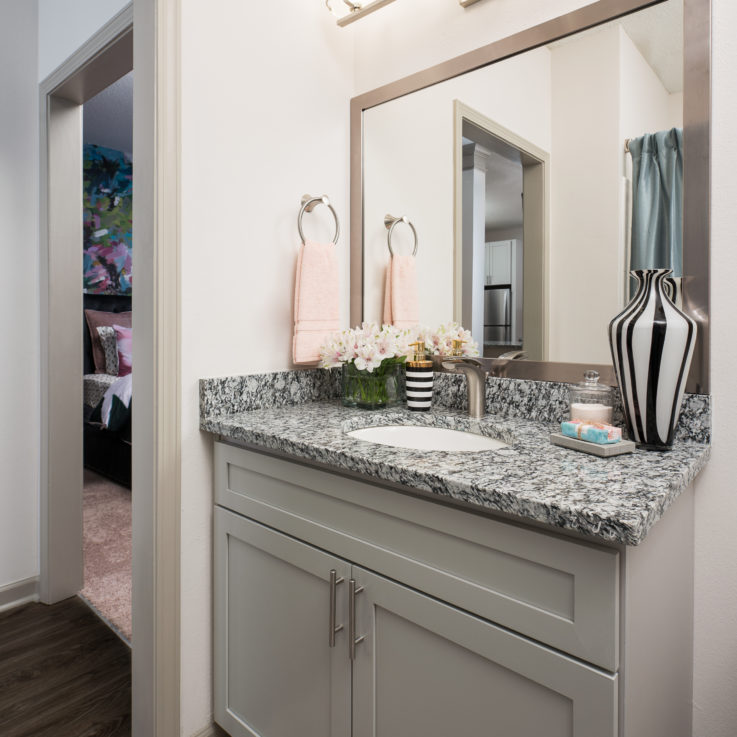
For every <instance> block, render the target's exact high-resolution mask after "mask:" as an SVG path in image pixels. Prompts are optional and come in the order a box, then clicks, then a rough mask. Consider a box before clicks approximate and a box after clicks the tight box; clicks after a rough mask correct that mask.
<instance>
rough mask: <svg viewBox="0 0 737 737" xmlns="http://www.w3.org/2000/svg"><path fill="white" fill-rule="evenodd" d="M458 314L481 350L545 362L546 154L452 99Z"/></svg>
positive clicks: (456, 303) (456, 310) (546, 280)
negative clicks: (453, 102) (453, 115)
mask: <svg viewBox="0 0 737 737" xmlns="http://www.w3.org/2000/svg"><path fill="white" fill-rule="evenodd" d="M454 114H455V128H454V130H455V142H454V144H455V145H454V151H455V162H456V163H455V173H456V176H455V190H456V191H455V203H456V205H455V249H454V250H455V297H454V303H455V319H456V321H457V322H459V323H461V324H462V325H464V326H466V327H467V328H468V329H470V330H471V333H472V335H473V338H474V340H475V341H476V342H477V343H478V345H479V351H480V353H481V355H483V356H486V357H489V358H494V357H498V356H500V355H506V356H514V355H517V356H520V354H521V357H524V358H526V359H529V360H533V361H545V360H547V351H548V348H547V340H546V336H547V334H548V331H547V320H548V310H547V309H546V304H547V293H548V278H547V273H548V270H547V258H548V246H547V244H548V217H547V213H548V191H549V186H548V178H549V170H550V167H549V155H548V154H547V152H545V151H543V150H542V149H540V148H538V147H537V146H535V145H534V144H532V143H530V142H529V141H526V140H524V139H522V138H521V137H520V136H518V135H517V134H515V133H513V132H512V131H510V130H507V129H506V128H504V127H503V126H501V125H499V124H498V123H496V122H495V121H493V120H490V119H489V118H487V117H486V116H484V115H482V114H481V113H479V112H478V111H476V110H473V109H472V108H470V107H468V106H467V105H464V104H463V103H461V102H460V101H458V100H456V101H455V104H454Z"/></svg>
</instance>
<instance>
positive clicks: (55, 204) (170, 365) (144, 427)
mask: <svg viewBox="0 0 737 737" xmlns="http://www.w3.org/2000/svg"><path fill="white" fill-rule="evenodd" d="M176 13H177V5H176V3H175V2H173V0H172V1H170V0H137V2H136V3H135V9H134V7H133V4H129V5H128V6H126V7H125V8H124V9H123V10H122V11H121V12H120V13H118V14H117V15H116V16H115V17H113V18H112V19H111V20H110V21H109V22H108V23H107V24H106V25H105V26H104V27H103V28H101V29H100V30H99V31H98V32H97V33H96V34H95V35H94V36H92V37H91V38H90V39H89V40H88V41H87V42H86V43H85V44H84V45H83V46H82V47H80V48H79V49H78V50H77V51H76V52H75V53H74V54H73V55H72V56H71V57H69V59H67V61H66V62H64V63H63V64H62V65H61V66H60V67H58V68H57V69H56V70H55V71H54V72H53V73H52V74H51V75H49V77H47V78H46V79H45V80H43V82H42V83H41V84H40V87H39V92H40V120H41V141H40V161H41V171H40V183H41V188H40V189H41V191H40V221H41V225H40V251H41V252H40V262H41V274H40V277H41V290H40V291H41V408H42V409H41V426H42V437H41V503H40V508H41V509H40V511H41V530H40V539H41V551H40V553H41V555H40V569H41V571H40V587H39V588H40V590H39V595H40V598H41V600H42V601H43V602H44V603H47V604H51V603H53V602H58V601H61V600H63V599H66V598H68V597H71V596H74V595H76V594H77V593H78V592H79V591H80V589H81V588H82V581H83V573H82V572H83V555H82V483H83V481H82V479H83V476H82V473H83V472H82V445H83V443H82V417H83V411H82V405H83V402H82V381H81V376H82V336H83V332H82V320H81V319H80V316H81V315H82V292H81V290H80V288H79V284H80V273H81V271H82V249H81V243H82V238H83V225H82V167H81V161H82V106H83V104H84V103H85V102H86V101H87V100H89V99H91V98H92V97H94V96H95V95H96V94H97V93H99V92H100V91H101V90H103V89H104V88H105V87H108V86H109V85H110V84H111V83H113V82H115V81H116V80H118V79H120V78H121V77H123V76H124V75H125V74H126V73H127V72H129V71H130V70H131V69H132V68H133V60H134V56H135V59H136V65H135V66H136V83H135V92H134V131H135V135H134V145H133V158H134V174H133V177H134V183H133V189H134V192H135V193H136V194H135V200H134V204H133V210H134V213H133V223H134V225H133V250H134V252H136V253H137V269H138V270H139V272H138V273H139V274H140V277H139V278H138V279H137V290H136V297H135V300H136V304H135V311H136V316H137V317H136V320H137V324H136V327H137V330H134V332H133V338H132V342H133V350H132V354H133V357H134V360H135V362H136V372H135V378H134V379H133V388H134V393H135V395H136V398H137V406H138V411H137V412H135V413H134V415H133V438H134V442H133V447H132V487H133V491H132V496H133V510H132V516H133V640H134V643H135V644H134V647H133V658H132V659H133V663H132V702H133V715H132V719H133V735H134V736H135V737H154V735H156V737H158V736H159V735H161V736H162V737H169V736H171V737H174V735H178V734H179V715H180V694H179V667H180V666H179V660H180V639H179V548H180V545H179V516H180V504H179V445H180V437H179V346H178V335H179V326H178V298H179V294H178V278H179V268H178V258H179V248H178V238H177V223H178V218H179V205H178V197H177V195H176V193H177V186H178V185H177V182H178V154H177V141H178V110H179V103H178V94H179V92H178V86H177V80H178V53H177V49H178V43H179V40H178V35H177V34H176V33H175V29H176V28H177V23H178V18H177V14H176ZM134 16H135V25H136V28H138V29H141V30H140V31H137V32H136V34H135V38H134V34H133V24H134ZM172 59H174V60H175V61H172ZM159 141H166V143H167V144H169V143H171V144H173V145H172V146H169V145H166V146H163V145H158V142H159ZM137 244H141V245H140V246H137ZM164 264H165V265H166V267H167V268H162V266H163V265H164ZM136 440H137V441H138V442H135V441H136Z"/></svg>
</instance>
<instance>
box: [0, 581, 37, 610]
mask: <svg viewBox="0 0 737 737" xmlns="http://www.w3.org/2000/svg"><path fill="white" fill-rule="evenodd" d="M29 601H38V576H33V577H31V578H24V579H23V580H22V581H16V582H15V583H9V584H6V585H5V586H0V612H4V611H5V610H6V609H13V608H14V607H17V606H20V605H21V604H27V603H28V602H29Z"/></svg>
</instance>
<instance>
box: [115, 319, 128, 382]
mask: <svg viewBox="0 0 737 737" xmlns="http://www.w3.org/2000/svg"><path fill="white" fill-rule="evenodd" d="M113 330H115V338H116V340H117V341H118V376H127V375H128V374H129V373H130V372H131V371H132V370H133V358H132V356H133V330H132V329H131V328H126V327H123V326H122V325H113Z"/></svg>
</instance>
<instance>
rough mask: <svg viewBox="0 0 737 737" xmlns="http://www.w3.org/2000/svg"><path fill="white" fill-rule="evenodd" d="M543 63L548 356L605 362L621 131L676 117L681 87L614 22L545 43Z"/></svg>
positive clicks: (618, 299)
mask: <svg viewBox="0 0 737 737" xmlns="http://www.w3.org/2000/svg"><path fill="white" fill-rule="evenodd" d="M551 67H552V88H553V113H552V132H551V137H552V158H553V166H552V180H551V194H552V206H551V211H552V212H553V213H555V217H554V219H553V221H552V222H551V240H550V243H551V247H550V254H551V257H550V283H551V285H553V287H551V292H550V295H549V305H550V335H549V360H551V361H573V362H589V363H596V362H598V363H608V362H610V361H611V356H610V352H609V346H608V342H607V337H606V326H607V324H608V322H609V320H610V319H611V318H612V317H613V316H614V315H616V314H617V313H618V312H619V311H620V310H621V309H622V305H623V301H624V297H623V289H624V279H623V278H622V279H617V280H612V279H611V278H610V277H611V275H612V274H623V273H624V270H625V262H626V259H625V243H626V233H625V223H624V220H623V218H622V212H623V208H624V206H625V203H624V195H623V190H622V187H621V181H622V175H623V174H624V173H625V169H624V167H625V156H624V140H625V138H628V137H634V136H637V135H640V134H642V133H645V132H654V131H657V130H663V129H666V128H671V127H673V126H675V125H680V124H681V116H682V113H681V109H680V108H679V107H678V104H679V102H680V101H682V95H680V94H678V93H676V94H673V95H671V94H670V93H669V92H668V91H667V90H666V89H665V88H664V87H663V84H662V83H661V81H660V79H659V78H658V77H657V75H656V74H655V72H653V70H652V69H651V68H650V66H649V65H648V64H647V62H646V61H645V59H644V58H643V57H642V55H641V54H640V52H639V51H638V50H637V48H636V47H635V45H634V44H633V43H632V41H631V40H630V39H629V37H628V36H627V34H626V33H625V32H624V31H623V30H622V29H621V28H620V27H619V26H614V27H611V26H610V27H606V28H604V29H602V30H601V31H599V32H598V33H591V34H587V35H586V36H583V37H581V38H577V39H575V40H571V41H568V42H566V43H564V44H561V45H559V46H555V47H554V48H552V49H551ZM674 111H675V113H674ZM626 163H627V164H629V162H626ZM566 182H568V183H569V184H568V186H566V184H565V183H566ZM570 182H576V186H575V187H571V186H570ZM592 275H599V277H598V278H592ZM571 325H575V326H576V329H575V330H571V329H570V326H571Z"/></svg>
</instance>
